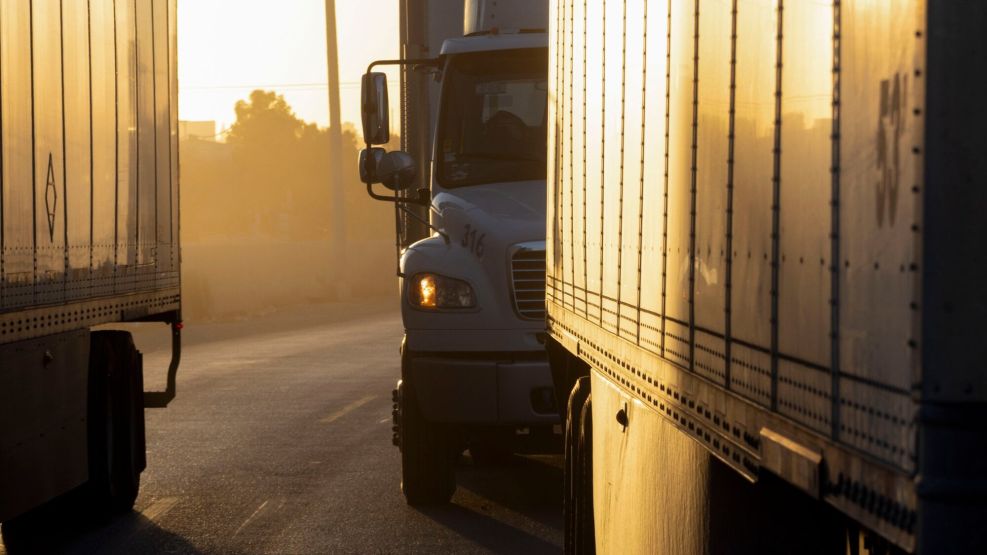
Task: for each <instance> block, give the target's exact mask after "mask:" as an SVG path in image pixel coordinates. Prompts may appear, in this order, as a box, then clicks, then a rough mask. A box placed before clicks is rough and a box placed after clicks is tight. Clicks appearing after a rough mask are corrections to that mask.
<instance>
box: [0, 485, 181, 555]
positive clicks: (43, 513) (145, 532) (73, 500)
mask: <svg viewBox="0 0 987 555" xmlns="http://www.w3.org/2000/svg"><path fill="white" fill-rule="evenodd" d="M0 536H2V539H3V544H2V545H0V553H4V549H6V553H8V554H9V555H19V554H35V553H63V552H85V553H97V552H98V553H179V554H183V555H195V554H198V553H200V551H199V550H198V549H196V548H195V546H193V545H192V544H190V543H189V542H188V541H187V540H185V539H184V538H182V537H180V536H178V535H176V534H173V533H171V532H169V531H167V530H165V529H163V528H161V527H159V526H158V525H156V524H155V523H154V522H152V521H151V520H149V519H147V518H146V517H144V515H142V514H141V513H138V512H128V513H126V514H122V515H118V516H114V517H102V518H100V517H97V516H94V515H93V514H91V512H90V513H87V510H86V507H85V506H80V502H79V499H78V498H77V496H76V494H75V492H72V493H69V494H67V495H65V496H62V497H61V498H57V499H55V500H53V501H50V502H48V503H47V504H45V505H42V506H41V507H39V508H37V509H35V510H33V511H31V512H30V513H27V514H25V515H23V516H20V517H18V518H16V519H14V520H11V521H8V522H5V523H4V524H3V526H2V528H0Z"/></svg>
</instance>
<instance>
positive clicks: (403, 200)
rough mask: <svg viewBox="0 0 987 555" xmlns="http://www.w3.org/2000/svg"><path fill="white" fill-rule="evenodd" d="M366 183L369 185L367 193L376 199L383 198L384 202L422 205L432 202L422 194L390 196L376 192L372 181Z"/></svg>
mask: <svg viewBox="0 0 987 555" xmlns="http://www.w3.org/2000/svg"><path fill="white" fill-rule="evenodd" d="M366 185H367V194H368V195H370V198H372V199H374V200H382V201H384V202H393V203H397V204H419V205H421V206H428V205H429V204H431V203H430V202H429V201H428V200H427V199H423V198H421V196H419V197H418V198H405V197H398V196H393V197H389V196H385V195H379V194H377V193H375V192H374V186H373V185H371V184H370V183H367V184H366ZM421 190H424V189H421Z"/></svg>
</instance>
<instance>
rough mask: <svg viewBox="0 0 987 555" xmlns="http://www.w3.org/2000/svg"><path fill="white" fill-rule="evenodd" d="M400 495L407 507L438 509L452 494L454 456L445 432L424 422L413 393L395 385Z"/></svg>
mask: <svg viewBox="0 0 987 555" xmlns="http://www.w3.org/2000/svg"><path fill="white" fill-rule="evenodd" d="M397 404H398V409H397V412H398V422H399V424H398V428H399V432H398V433H399V437H400V448H401V491H402V492H403V493H404V497H405V500H406V501H407V502H408V504H409V505H412V506H420V505H441V504H445V503H448V502H449V500H450V499H452V494H453V493H454V492H455V491H456V474H455V467H454V463H455V456H454V451H453V447H452V442H451V437H450V434H449V432H448V431H447V430H446V429H445V427H444V426H442V425H441V424H436V423H433V422H428V421H427V420H425V418H424V417H423V416H422V413H421V410H420V409H419V408H418V400H417V399H416V397H415V392H414V391H413V390H412V389H411V388H409V387H408V385H407V384H406V383H404V381H403V380H402V381H401V382H398V389H397Z"/></svg>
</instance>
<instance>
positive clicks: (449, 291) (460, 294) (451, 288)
mask: <svg viewBox="0 0 987 555" xmlns="http://www.w3.org/2000/svg"><path fill="white" fill-rule="evenodd" d="M408 302H410V303H411V305H412V306H414V307H417V308H471V307H473V306H475V305H476V296H475V295H473V288H472V287H470V284H468V283H466V282H465V281H461V280H458V279H452V278H447V277H445V276H440V275H437V274H415V275H414V276H413V277H412V278H411V281H410V282H409V283H408Z"/></svg>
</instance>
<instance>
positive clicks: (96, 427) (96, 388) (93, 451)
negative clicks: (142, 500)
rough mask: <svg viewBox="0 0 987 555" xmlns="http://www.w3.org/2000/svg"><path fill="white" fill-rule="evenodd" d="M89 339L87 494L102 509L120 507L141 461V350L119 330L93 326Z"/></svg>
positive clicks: (127, 501)
mask: <svg viewBox="0 0 987 555" xmlns="http://www.w3.org/2000/svg"><path fill="white" fill-rule="evenodd" d="M90 345H91V346H90V356H89V397H88V398H89V409H88V416H89V420H88V432H89V482H88V483H87V484H86V486H85V487H86V497H87V498H88V501H89V502H90V503H91V504H92V506H93V507H96V508H97V510H98V511H99V512H100V513H102V514H106V515H109V514H117V513H124V512H127V511H130V510H131V509H133V506H134V502H135V501H136V499H137V493H138V492H139V490H140V475H141V472H142V471H143V470H144V467H145V466H146V458H145V436H144V384H143V369H142V363H141V354H140V352H138V351H137V348H136V347H135V346H134V341H133V338H132V337H131V335H130V333H129V332H124V331H116V330H112V331H109V330H108V331H98V332H94V333H93V334H92V335H91V342H90Z"/></svg>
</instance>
